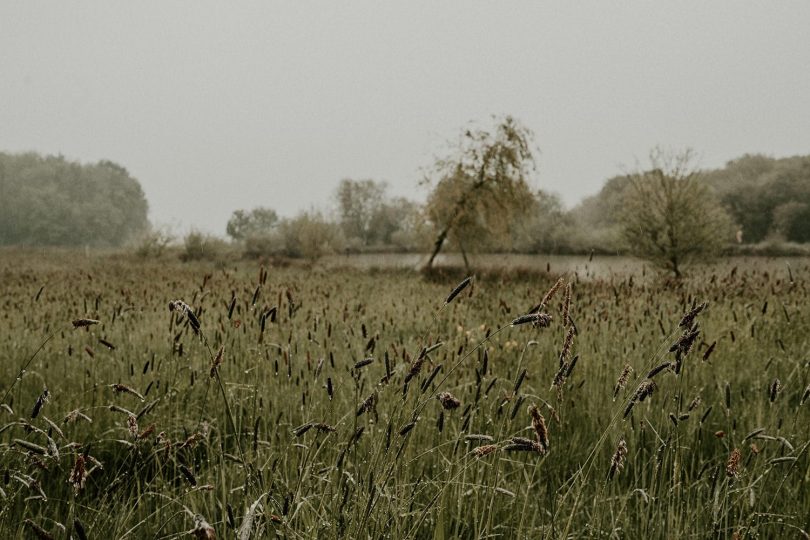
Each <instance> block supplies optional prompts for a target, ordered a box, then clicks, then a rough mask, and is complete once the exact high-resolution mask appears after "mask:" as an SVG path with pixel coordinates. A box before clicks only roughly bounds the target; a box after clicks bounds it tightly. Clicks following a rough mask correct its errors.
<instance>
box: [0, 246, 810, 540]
mask: <svg viewBox="0 0 810 540" xmlns="http://www.w3.org/2000/svg"><path fill="white" fill-rule="evenodd" d="M545 270H546V268H540V269H539V270H538V271H536V272H528V271H517V270H516V271H513V272H500V273H496V272H490V273H485V274H484V275H480V276H476V277H475V278H474V279H473V280H472V283H471V284H470V285H469V286H467V287H465V288H464V289H463V290H462V291H461V292H460V294H458V295H457V296H456V297H455V298H454V299H453V300H452V301H451V302H449V303H445V300H446V299H447V297H448V295H449V294H450V292H451V290H453V288H454V287H455V286H456V285H457V284H459V282H460V281H461V280H462V279H463V278H464V277H465V276H464V275H463V274H461V273H454V272H451V271H447V272H446V274H444V275H434V276H431V277H429V278H428V277H425V276H422V275H420V274H417V273H415V272H412V271H408V270H380V271H374V270H364V271H359V270H348V269H342V270H341V269H335V268H328V269H318V268H317V267H316V268H306V267H299V266H295V265H293V266H290V267H285V268H274V267H268V268H261V267H260V265H259V264H256V263H248V262H241V261H234V262H233V263H232V264H226V265H212V264H206V263H189V264H183V263H180V262H176V261H174V260H168V259H167V260H165V261H138V260H135V259H132V258H129V257H126V256H123V255H119V256H116V255H105V256H93V255H91V256H90V257H86V256H85V255H84V254H81V255H79V254H70V253H66V252H54V253H52V254H49V253H47V252H46V253H44V254H43V253H27V252H18V251H4V252H2V253H0V302H2V311H1V312H0V324H1V325H2V326H0V328H2V330H1V331H0V357H1V358H2V360H3V362H2V366H3V367H2V376H1V377H0V383H1V384H2V386H1V387H0V391H2V394H4V395H5V400H4V405H3V407H2V410H0V466H1V467H2V471H3V475H2V478H0V488H2V492H0V537H2V538H36V537H41V538H50V537H53V538H68V537H72V538H133V539H134V538H185V537H195V536H196V537H197V538H214V536H213V534H214V531H216V533H215V534H216V537H217V538H234V537H236V538H240V539H242V538H273V537H283V538H291V539H292V538H316V537H317V538H393V539H405V538H437V539H450V538H532V539H534V538H566V537H570V538H582V537H594V538H731V537H736V538H807V537H808V536H807V532H805V531H810V457H808V447H809V446H810V346H809V345H810V344H809V343H808V340H810V313H809V312H808V279H809V278H810V263H809V262H808V260H807V259H796V260H794V261H792V262H791V263H790V266H787V265H786V264H784V262H779V263H773V264H771V265H769V264H768V263H767V262H762V263H757V264H756V265H744V266H732V265H728V264H723V265H718V266H715V267H706V268H703V269H700V270H698V271H696V272H695V273H693V274H692V275H691V276H690V277H689V278H688V279H687V280H684V281H682V282H678V283H676V282H671V281H665V280H663V279H655V278H651V277H650V276H649V275H648V276H646V277H642V276H637V275H634V276H628V275H626V276H624V277H615V276H614V277H612V278H611V279H610V280H593V279H591V280H585V279H582V280H580V279H579V278H578V277H577V276H576V275H574V274H566V275H562V276H560V275H557V274H555V273H554V269H553V268H552V269H551V272H550V273H547V272H545ZM558 278H562V279H563V283H562V285H561V286H560V287H559V288H558V290H557V291H556V293H555V294H554V295H553V296H552V297H551V298H550V299H549V300H548V301H547V302H546V305H545V306H544V307H542V308H541V310H540V312H541V313H547V314H548V315H550V316H551V320H550V322H549V324H548V325H547V326H546V327H544V326H543V324H542V323H544V322H545V319H544V318H542V317H539V316H536V317H534V321H533V322H532V321H530V322H528V323H525V324H516V325H512V324H511V323H512V322H513V321H514V320H515V319H517V318H519V317H520V316H522V315H525V314H527V313H528V312H529V311H530V310H531V309H532V308H534V307H536V306H538V304H540V303H541V300H542V299H543V298H544V296H545V295H546V294H547V292H548V291H549V290H550V289H551V288H552V286H553V285H554V284H555V283H556V282H557V281H558ZM569 284H570V302H569V301H568V300H567V298H568V297H569V296H568V295H567V291H568V290H569V289H568V285H569ZM177 300H180V301H182V302H183V303H185V304H186V305H188V306H189V307H190V310H191V313H188V312H186V311H185V310H184V309H185V308H184V307H183V306H184V304H183V303H177V302H175V301H177ZM170 302H175V303H174V304H173V306H174V311H170V309H169V306H170ZM703 302H706V303H707V306H706V308H705V309H703V310H702V311H700V312H699V313H697V314H696V316H695V319H694V320H695V322H696V323H697V324H698V325H699V326H698V327H697V328H695V327H694V323H690V322H689V321H686V323H685V324H684V327H679V322H681V319H682V317H683V316H684V314H686V313H687V312H689V311H690V310H691V309H692V308H693V307H695V306H698V305H700V304H701V303H703ZM566 305H568V306H569V307H568V309H567V312H568V314H569V316H568V317H565V312H566ZM81 319H92V320H96V321H98V323H93V322H92V321H89V320H84V321H81ZM73 321H77V322H76V323H75V324H74V322H73ZM518 322H521V321H518ZM197 323H199V324H198V325H197ZM197 326H198V328H197ZM197 329H198V331H195V330H197ZM696 330H699V333H696ZM682 336H687V337H685V338H684V337H682ZM676 342H677V343H679V344H680V345H679V346H678V347H676V349H678V350H676V351H674V352H669V350H670V348H671V346H672V345H673V344H675V343H676ZM561 358H562V360H561ZM575 358H576V360H574V359H575ZM367 359H368V360H370V361H366V360H367ZM667 363H669V365H666V364H667ZM662 365H664V367H663V368H662V369H661V370H660V371H659V372H658V373H657V374H654V375H652V376H651V379H650V380H652V381H654V382H653V383H650V382H648V379H647V378H646V377H647V375H648V373H649V372H650V371H651V370H653V368H656V367H660V366H662ZM561 366H562V367H561ZM626 366H629V368H630V372H629V374H628V375H627V376H626V377H625V379H626V384H625V385H624V387H623V388H618V387H617V380H618V379H619V378H620V375H621V374H622V372H623V370H625V368H626ZM21 367H24V369H23V370H22V373H20V371H21ZM676 371H677V372H678V373H676ZM406 381H407V382H406ZM653 384H654V385H655V389H654V391H652V393H650V391H651V389H652V385H653ZM619 386H620V385H619ZM46 389H47V392H46ZM445 393H448V394H445ZM647 394H649V395H647ZM614 395H615V396H616V397H615V399H614ZM642 398H643V399H642ZM622 441H623V442H622Z"/></svg>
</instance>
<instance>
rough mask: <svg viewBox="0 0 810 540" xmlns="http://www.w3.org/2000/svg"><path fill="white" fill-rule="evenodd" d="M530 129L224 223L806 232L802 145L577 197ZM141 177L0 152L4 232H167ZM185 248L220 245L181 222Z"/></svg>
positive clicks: (423, 235)
mask: <svg viewBox="0 0 810 540" xmlns="http://www.w3.org/2000/svg"><path fill="white" fill-rule="evenodd" d="M535 153H536V147H535V141H534V134H533V133H532V132H531V131H530V130H529V129H527V128H526V127H525V126H523V125H522V124H521V123H520V122H518V121H517V120H515V119H514V118H512V117H503V118H495V121H494V122H493V125H492V126H490V127H489V128H480V129H466V130H464V131H463V132H462V133H461V136H460V137H459V139H458V142H457V143H456V144H455V145H453V146H452V147H451V149H450V150H449V151H448V152H447V153H446V154H445V155H443V156H440V157H439V158H438V159H436V161H435V163H434V164H433V165H432V167H430V168H429V169H428V170H427V172H426V174H425V176H424V178H423V179H422V181H421V185H422V187H423V188H424V189H425V190H426V191H427V192H428V196H427V200H426V201H425V202H424V203H419V202H416V201H414V200H410V199H408V198H405V197H397V196H391V195H390V194H389V192H388V185H387V184H386V183H385V182H381V181H377V180H374V179H350V178H345V179H343V180H341V181H340V182H339V183H338V185H337V186H336V188H335V190H334V198H333V201H334V203H333V206H332V208H331V209H329V210H327V211H319V210H309V211H305V212H301V213H299V214H298V215H296V216H294V217H290V218H281V217H279V215H278V214H277V213H276V211H275V210H274V209H272V208H268V207H264V206H259V207H256V208H252V209H241V210H236V211H234V212H233V214H232V216H231V218H230V220H229V221H228V224H227V227H226V230H225V231H224V232H225V233H226V234H227V236H228V237H229V238H230V240H231V248H232V247H233V246H237V247H238V248H239V249H241V250H242V251H243V253H244V254H245V255H247V256H251V257H262V256H285V257H305V258H310V259H316V258H318V257H319V256H321V255H323V254H327V253H356V252H364V251H386V252H422V253H427V254H429V259H428V266H430V265H431V264H432V262H433V261H434V259H435V257H436V256H437V255H438V254H439V253H440V252H441V251H442V250H451V251H456V252H459V253H460V254H461V255H462V257H463V260H464V262H465V264H467V265H469V259H468V254H469V253H473V252H521V253H570V254H576V253H593V252H599V253H614V254H615V253H630V254H636V255H639V256H642V257H645V258H647V259H649V260H651V261H653V262H654V263H656V264H657V265H659V266H661V267H663V268H666V269H668V270H670V271H672V272H673V273H674V274H676V275H677V274H679V273H680V272H681V270H682V268H683V266H684V265H687V264H689V263H690V262H692V261H694V260H700V259H701V258H705V257H706V256H707V255H710V254H715V253H719V252H721V251H723V250H726V251H727V252H728V251H733V250H735V249H736V250H737V251H740V249H742V248H745V247H746V246H759V245H762V244H763V243H765V244H768V245H773V246H777V250H778V249H780V248H779V246H782V247H784V246H787V245H789V244H791V243H792V244H806V243H810V156H796V157H789V158H782V159H776V158H772V157H768V156H763V155H744V156H742V157H740V158H738V159H735V160H732V161H729V162H728V163H727V164H726V165H725V166H724V167H722V168H718V169H714V170H702V169H699V168H697V167H696V166H695V159H694V155H693V154H692V153H691V152H689V151H681V152H675V153H673V152H665V151H662V150H660V149H654V150H653V152H652V153H651V155H650V160H649V164H648V165H647V166H646V167H643V168H640V169H639V170H636V171H631V172H628V173H625V174H621V175H617V176H614V177H612V178H609V179H608V180H607V181H606V182H605V183H604V185H603V187H602V188H601V190H600V191H599V192H598V193H597V194H595V195H592V196H590V197H587V198H585V199H584V200H583V201H581V202H580V203H579V204H578V205H577V206H575V207H574V208H572V209H570V210H567V209H565V208H564V206H563V204H562V203H561V201H560V198H559V197H558V196H557V195H555V194H554V193H550V192H547V191H544V190H538V189H535V188H533V187H532V184H533V179H534V174H535V163H534V155H535ZM147 209H148V206H147V202H146V199H145V197H144V194H143V191H142V189H141V187H140V184H139V183H138V181H137V180H136V179H134V178H133V177H132V176H130V174H129V173H128V172H127V170H126V169H124V168H123V167H121V166H120V165H117V164H115V163H112V162H110V161H100V162H98V163H95V164H80V163H76V162H72V161H69V160H66V159H65V158H63V157H61V156H46V157H43V156H40V155H38V154H34V153H26V154H17V155H13V154H5V153H0V245H11V244H24V245H65V246H80V245H86V246H121V245H124V244H125V243H127V242H131V241H132V240H133V239H134V238H138V237H141V238H142V240H141V243H140V247H139V251H140V252H142V253H145V254H150V253H151V254H154V253H159V252H161V251H162V249H163V248H164V247H165V246H166V245H168V244H169V243H170V242H171V240H172V239H171V237H170V235H168V234H166V233H165V231H154V230H153V231H152V232H151V233H150V234H146V233H147V231H149V230H150V225H149V223H148V221H147ZM184 244H185V248H186V249H185V253H186V255H185V256H186V257H187V258H201V257H205V256H206V253H207V252H209V251H211V250H213V249H215V248H217V247H218V246H219V247H221V245H223V244H224V242H223V241H222V240H221V239H217V238H215V237H212V236H207V235H204V234H200V233H191V234H190V235H188V236H187V237H186V238H185V240H184Z"/></svg>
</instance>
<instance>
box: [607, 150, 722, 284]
mask: <svg viewBox="0 0 810 540" xmlns="http://www.w3.org/2000/svg"><path fill="white" fill-rule="evenodd" d="M651 161H652V165H653V168H652V169H651V170H648V171H645V172H640V173H635V174H632V175H630V176H629V181H630V186H628V188H627V189H626V190H625V192H624V194H625V196H624V199H623V209H622V213H621V214H620V218H619V219H620V223H621V225H622V234H623V236H624V239H625V241H626V242H627V247H628V249H629V250H630V251H631V253H633V254H635V255H637V256H639V257H642V258H645V259H648V260H650V261H651V262H652V263H654V264H655V265H657V266H659V267H661V268H664V269H666V270H669V271H671V272H672V273H673V274H675V276H680V275H681V273H682V271H683V268H684V267H685V266H687V265H689V264H691V263H693V262H695V261H698V260H702V259H706V258H708V257H710V256H713V255H716V254H718V253H719V252H720V249H721V248H722V247H723V245H725V244H726V243H728V241H729V238H730V236H731V234H730V233H731V226H730V222H729V219H728V216H727V215H726V213H725V211H724V210H723V208H722V207H721V206H720V205H719V204H718V203H717V202H716V201H715V199H714V198H713V196H712V193H711V192H710V190H709V188H708V186H706V185H705V184H704V183H702V182H701V181H700V179H699V176H700V175H699V173H698V172H697V170H695V169H694V168H693V167H692V164H691V161H692V154H691V152H689V151H686V152H683V153H681V154H678V155H666V154H664V153H663V152H662V151H660V150H654V151H653V153H652V154H651Z"/></svg>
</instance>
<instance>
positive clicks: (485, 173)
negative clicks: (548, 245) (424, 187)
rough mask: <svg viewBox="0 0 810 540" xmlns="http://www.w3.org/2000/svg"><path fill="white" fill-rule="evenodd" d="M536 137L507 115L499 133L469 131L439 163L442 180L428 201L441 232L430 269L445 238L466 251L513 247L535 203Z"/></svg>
mask: <svg viewBox="0 0 810 540" xmlns="http://www.w3.org/2000/svg"><path fill="white" fill-rule="evenodd" d="M532 139H533V136H532V133H531V132H530V131H529V130H528V129H527V128H525V127H524V126H522V125H520V124H519V123H518V122H517V121H516V120H515V119H513V118H512V117H510V116H507V117H506V118H504V119H502V120H500V121H498V123H497V125H496V127H495V130H494V132H493V133H490V132H488V131H484V130H476V131H470V130H467V131H466V132H465V133H464V137H463V138H462V141H461V143H460V145H459V147H458V148H457V149H456V150H454V151H453V152H452V153H451V154H450V155H449V156H447V157H445V158H443V159H440V160H438V161H437V163H436V173H435V174H436V176H437V177H438V178H439V180H438V182H437V183H436V185H435V187H434V188H433V191H432V192H431V194H430V196H429V198H428V202H427V215H428V218H429V219H430V222H431V224H432V225H433V227H434V230H435V232H436V241H435V243H434V251H433V254H432V255H431V258H430V260H429V261H428V265H427V266H428V267H430V266H431V265H432V263H433V260H434V259H435V257H436V255H438V253H439V251H440V250H441V249H442V246H443V244H444V242H445V240H449V241H450V242H452V243H453V244H455V245H456V246H457V247H459V248H460V249H461V251H462V253H465V252H466V251H467V250H470V249H479V248H483V247H486V246H489V247H490V248H492V247H499V248H500V250H506V249H508V248H509V247H511V246H510V245H509V243H510V240H511V232H512V230H513V227H512V226H513V224H514V223H515V222H517V221H519V220H520V219H523V218H524V217H525V216H526V213H527V212H528V211H529V210H530V209H531V206H532V203H531V201H532V200H533V197H532V192H531V189H530V188H529V184H528V177H529V172H530V170H531V168H532V167H533V163H534V162H533V157H532V148H531V145H532ZM465 260H466V255H465Z"/></svg>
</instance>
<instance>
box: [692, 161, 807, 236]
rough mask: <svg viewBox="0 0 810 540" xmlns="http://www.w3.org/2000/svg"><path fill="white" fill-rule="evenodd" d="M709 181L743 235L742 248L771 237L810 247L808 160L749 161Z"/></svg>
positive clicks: (730, 166) (731, 165)
mask: <svg viewBox="0 0 810 540" xmlns="http://www.w3.org/2000/svg"><path fill="white" fill-rule="evenodd" d="M706 180H707V182H708V183H709V184H710V185H712V186H713V187H714V188H715V190H716V192H717V193H718V196H719V198H720V200H721V202H722V203H723V205H724V206H725V207H726V208H727V209H728V210H729V212H730V214H731V216H732V218H733V220H734V222H735V223H736V224H737V226H738V227H739V228H740V230H741V231H742V241H743V242H745V243H756V242H761V241H762V240H765V239H766V238H768V237H769V236H774V237H777V238H781V239H782V240H787V241H789V242H810V219H808V218H810V212H808V211H807V208H808V205H810V156H797V157H790V158H783V159H774V158H769V157H766V156H762V155H745V156H743V157H741V158H738V159H735V160H733V161H730V162H728V163H727V164H726V166H725V167H724V168H723V169H719V170H714V171H709V172H707V173H706ZM800 205H805V206H803V207H802V206H800Z"/></svg>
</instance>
